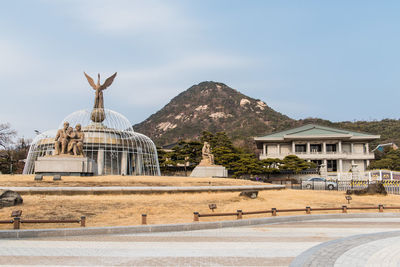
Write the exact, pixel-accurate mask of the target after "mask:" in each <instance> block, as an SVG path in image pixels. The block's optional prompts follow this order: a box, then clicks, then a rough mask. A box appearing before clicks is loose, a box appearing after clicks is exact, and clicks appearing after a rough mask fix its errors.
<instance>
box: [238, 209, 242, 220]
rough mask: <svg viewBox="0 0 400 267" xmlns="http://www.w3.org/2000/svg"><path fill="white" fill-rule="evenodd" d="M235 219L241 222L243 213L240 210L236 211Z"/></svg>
mask: <svg viewBox="0 0 400 267" xmlns="http://www.w3.org/2000/svg"><path fill="white" fill-rule="evenodd" d="M237 213H238V214H237V219H238V220H241V219H242V218H243V211H242V210H237Z"/></svg>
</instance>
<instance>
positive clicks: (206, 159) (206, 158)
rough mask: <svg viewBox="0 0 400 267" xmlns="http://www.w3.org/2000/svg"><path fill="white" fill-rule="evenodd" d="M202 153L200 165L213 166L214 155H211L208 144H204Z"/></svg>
mask: <svg viewBox="0 0 400 267" xmlns="http://www.w3.org/2000/svg"><path fill="white" fill-rule="evenodd" d="M201 152H202V160H201V162H200V164H201V165H214V155H213V154H211V147H210V144H209V143H208V142H204V145H203V149H202V150H201Z"/></svg>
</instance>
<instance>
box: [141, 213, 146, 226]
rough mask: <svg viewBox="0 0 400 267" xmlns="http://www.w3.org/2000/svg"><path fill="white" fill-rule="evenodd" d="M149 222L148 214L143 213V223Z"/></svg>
mask: <svg viewBox="0 0 400 267" xmlns="http://www.w3.org/2000/svg"><path fill="white" fill-rule="evenodd" d="M146 224H147V214H142V225H146Z"/></svg>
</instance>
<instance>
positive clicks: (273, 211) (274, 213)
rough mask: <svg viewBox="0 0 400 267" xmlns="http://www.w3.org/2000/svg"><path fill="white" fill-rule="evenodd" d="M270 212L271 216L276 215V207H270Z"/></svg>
mask: <svg viewBox="0 0 400 267" xmlns="http://www.w3.org/2000/svg"><path fill="white" fill-rule="evenodd" d="M271 214H272V216H276V208H272V209H271Z"/></svg>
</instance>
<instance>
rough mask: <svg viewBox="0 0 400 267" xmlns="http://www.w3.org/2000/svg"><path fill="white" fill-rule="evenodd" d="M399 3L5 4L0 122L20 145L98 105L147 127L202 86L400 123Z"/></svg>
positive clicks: (323, 113)
mask: <svg viewBox="0 0 400 267" xmlns="http://www.w3.org/2000/svg"><path fill="white" fill-rule="evenodd" d="M399 13H400V3H399V2H398V1H382V2H381V1H234V0H226V1H223V0H219V1H204V0H203V1H167V0H163V1H151V0H146V1H144V0H143V1H116V0H114V1H101V0H100V1H73V0H71V1H62V0H60V1H51V0H46V1H3V2H2V5H1V9H0V29H1V35H0V82H1V89H0V90H1V98H0V99H1V102H0V103H1V104H0V123H3V122H9V123H11V125H12V127H13V128H14V129H16V130H17V131H18V134H19V135H20V136H25V137H33V136H34V130H35V129H37V130H40V131H45V130H48V129H54V128H57V127H58V125H59V123H60V121H61V120H62V119H63V118H64V117H65V116H67V115H68V114H70V113H72V112H73V111H75V110H79V109H84V108H91V107H92V105H93V99H94V91H93V90H92V89H91V88H90V87H89V85H88V84H87V81H86V79H85V78H84V76H83V71H86V72H87V73H89V74H90V75H92V76H95V75H96V74H97V73H98V72H100V73H101V74H102V77H103V78H105V77H106V76H110V75H111V74H112V73H114V72H115V71H117V72H118V76H117V78H116V80H115V82H114V84H113V85H112V86H111V87H110V88H109V89H107V90H106V91H105V92H104V96H105V106H106V108H110V109H113V110H115V111H118V112H120V113H122V114H124V115H125V116H126V117H127V118H128V119H129V120H130V121H131V122H132V124H135V123H139V122H141V121H142V120H144V119H146V118H147V117H148V116H150V115H151V114H152V113H154V112H156V111H157V110H159V109H160V108H162V107H163V106H164V105H166V104H167V103H168V102H169V100H170V99H171V98H173V97H174V96H176V95H177V94H179V93H180V92H182V91H184V90H186V89H187V88H189V87H190V86H191V85H193V84H197V83H199V82H202V81H210V80H212V81H218V82H223V83H225V84H227V85H228V86H231V87H232V88H235V89H237V90H239V91H241V92H242V93H244V94H246V95H248V96H250V97H254V98H258V99H261V100H263V101H265V102H266V103H267V104H268V105H269V106H271V107H272V108H274V109H275V110H277V111H279V112H281V113H284V114H286V115H288V116H290V117H292V118H295V119H300V118H306V117H320V118H324V119H329V120H333V121H343V120H373V119H382V118H396V119H397V118H399V116H398V102H399V100H400V90H399V88H398V87H399V84H400V75H399V73H400V53H399V49H400V27H399V26H400V16H398V14H399Z"/></svg>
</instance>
